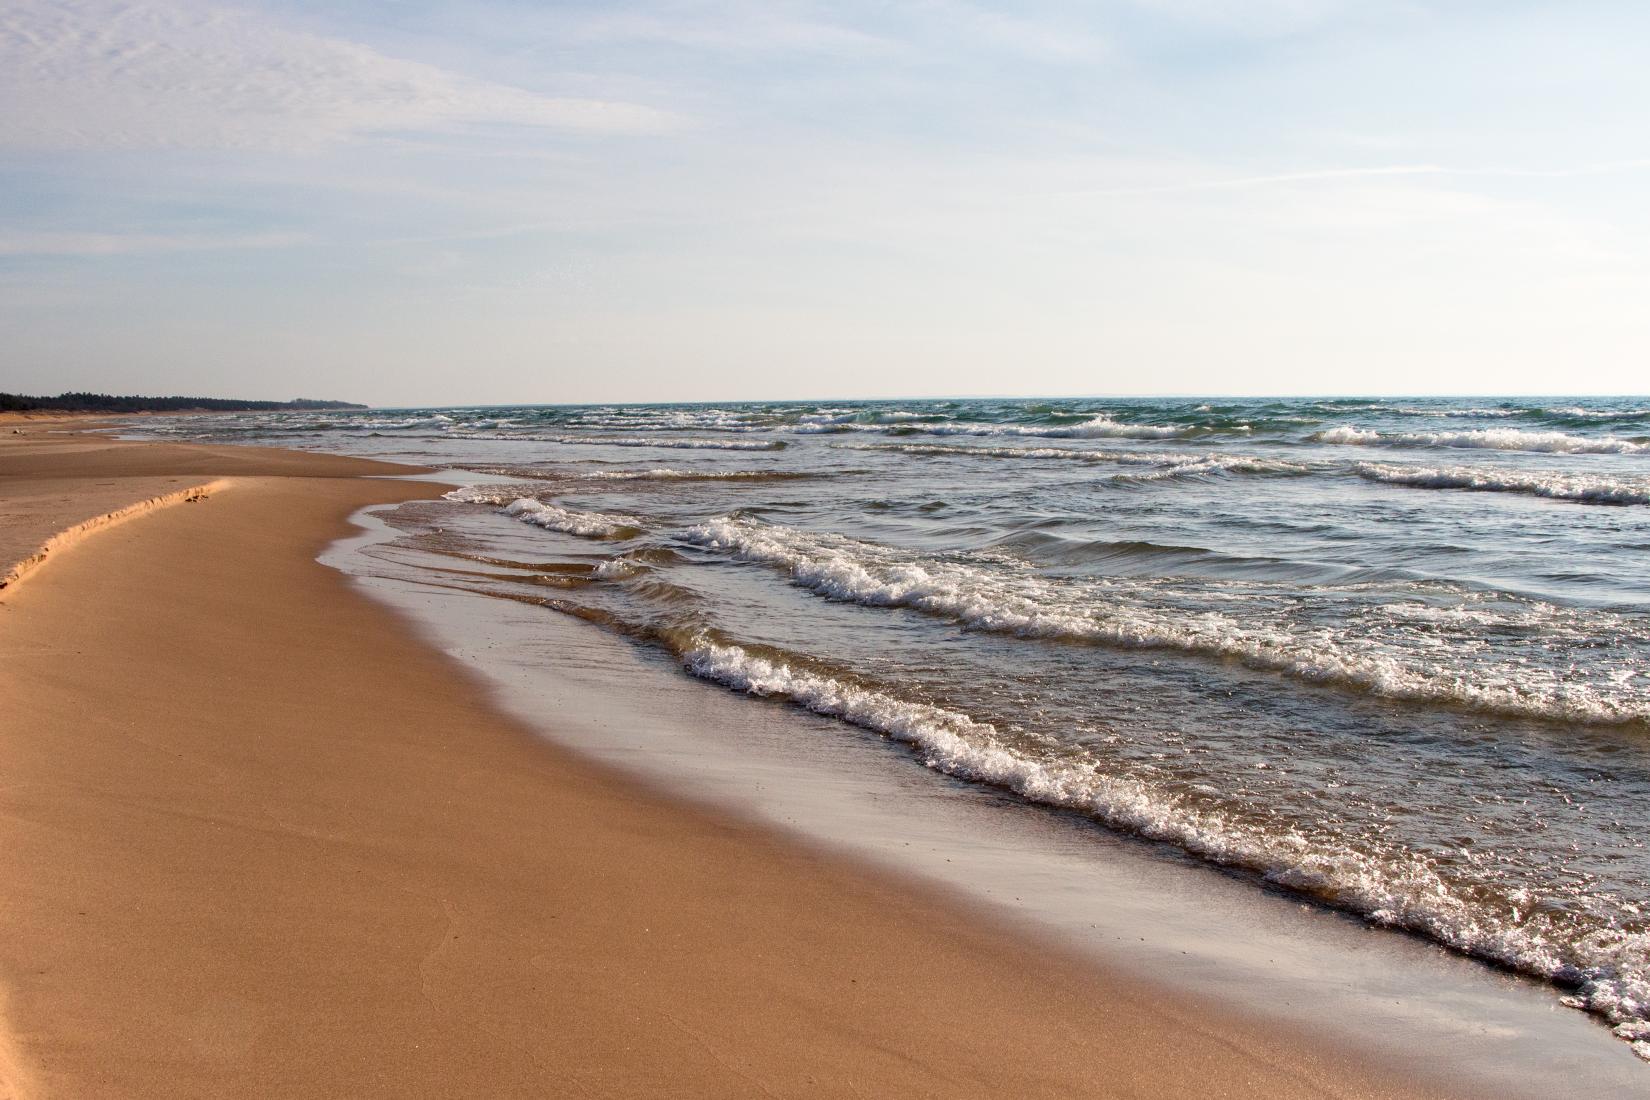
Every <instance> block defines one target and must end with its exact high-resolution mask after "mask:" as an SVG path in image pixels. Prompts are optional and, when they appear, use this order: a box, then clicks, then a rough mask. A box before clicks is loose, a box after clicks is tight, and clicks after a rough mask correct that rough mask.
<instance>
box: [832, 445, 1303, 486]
mask: <svg viewBox="0 0 1650 1100" xmlns="http://www.w3.org/2000/svg"><path fill="white" fill-rule="evenodd" d="M834 446H837V447H839V448H842V449H843V450H855V451H888V452H893V453H896V454H907V455H919V456H931V457H948V458H949V457H955V458H1009V459H1013V458H1021V459H1042V460H1048V461H1058V462H1089V463H1097V464H1106V463H1110V464H1117V465H1129V466H1160V467H1164V468H1163V469H1160V470H1154V471H1151V472H1149V473H1141V474H1132V475H1123V476H1126V477H1129V478H1132V479H1134V480H1140V481H1152V480H1157V479H1160V478H1167V477H1174V476H1176V475H1186V474H1199V473H1237V474H1286V475H1287V474H1308V473H1312V472H1313V471H1314V470H1315V469H1316V467H1314V466H1311V465H1308V464H1305V463H1300V462H1288V461H1285V460H1283V459H1272V458H1259V457H1255V456H1250V455H1225V454H1203V455H1191V454H1168V453H1164V452H1161V451H1104V450H1078V449H1077V448H1075V447H976V446H968V445H962V446H958V445H955V444H946V443H838V444H834Z"/></svg>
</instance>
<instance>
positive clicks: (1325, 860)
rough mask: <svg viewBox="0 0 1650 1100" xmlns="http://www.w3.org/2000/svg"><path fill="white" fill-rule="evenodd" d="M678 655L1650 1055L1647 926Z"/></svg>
mask: <svg viewBox="0 0 1650 1100" xmlns="http://www.w3.org/2000/svg"><path fill="white" fill-rule="evenodd" d="M673 648H675V650H676V653H677V656H678V657H679V659H680V660H681V662H682V664H683V667H685V668H686V669H687V670H688V671H689V672H691V673H693V674H694V675H696V676H699V677H701V678H703V679H707V680H711V681H714V682H716V683H720V684H722V685H724V686H725V687H728V688H731V689H733V690H735V691H741V692H745V693H747V694H751V695H756V696H760V697H763V698H770V699H778V700H783V701H785V702H789V703H791V704H793V705H796V706H799V707H803V708H805V709H807V710H810V711H813V712H814V713H816V714H822V715H827V716H830V717H833V718H838V719H841V720H842V721H845V722H849V723H851V724H853V725H856V726H860V727H862V728H864V729H869V730H872V731H875V732H877V733H881V734H884V735H886V736H888V737H891V738H894V739H895V740H898V741H902V742H904V743H906V744H908V745H910V746H912V747H913V748H915V749H916V750H918V751H919V752H920V753H921V754H922V758H923V762H924V763H925V764H926V765H927V766H928V767H930V768H934V769H935V770H937V771H942V772H945V773H946V774H948V775H953V776H957V777H959V778H963V779H968V780H973V781H975V782H981V783H987V784H990V785H992V786H996V787H1000V788H1003V789H1006V790H1009V791H1012V792H1014V793H1015V794H1017V795H1019V796H1021V797H1022V798H1025V799H1028V800H1030V801H1033V802H1038V803H1042V804H1045V805H1050V806H1057V807H1061V808H1065V809H1071V810H1076V811H1079V812H1082V813H1084V814H1087V815H1089V816H1091V817H1094V818H1097V819H1098V820H1100V821H1101V822H1103V823H1105V824H1106V825H1108V826H1110V827H1112V828H1115V829H1118V830H1121V831H1124V832H1128V833H1132V834H1134V835H1137V836H1141V837H1145V838H1147V839H1150V840H1155V841H1160V842H1165V843H1169V844H1172V845H1174V846H1176V847H1178V848H1180V849H1182V850H1184V851H1187V852H1190V853H1192V854H1194V855H1197V856H1199V857H1202V858H1204V859H1207V860H1210V861H1211V862H1214V863H1218V864H1221V865H1224V866H1228V867H1236V868H1241V869H1244V870H1247V871H1251V872H1253V873H1256V874H1259V875H1261V876H1263V877H1264V878H1265V879H1267V880H1268V881H1271V882H1274V883H1277V884H1278V885H1281V886H1285V887H1288V888H1290V889H1293V890H1295V891H1298V892H1300V893H1304V894H1307V895H1308V896H1311V897H1315V898H1317V899H1318V900H1320V901H1323V902H1326V903H1328V904H1331V905H1333V906H1335V907H1336V908H1339V909H1343V910H1347V911H1350V912H1353V913H1356V914H1358V915H1360V916H1363V917H1365V918H1366V919H1369V920H1371V921H1373V922H1374V923H1376V924H1381V925H1386V926H1389V927H1396V928H1402V929H1405V930H1407V931H1410V932H1415V933H1419V934H1422V935H1425V936H1428V937H1430V938H1432V939H1434V940H1436V941H1438V942H1440V943H1443V944H1445V945H1447V946H1449V947H1451V948H1453V949H1455V950H1457V951H1460V952H1463V953H1466V954H1469V955H1474V956H1477V957H1479V958H1484V959H1489V960H1492V961H1494V962H1496V963H1499V964H1501V965H1504V966H1509V967H1512V968H1515V969H1517V970H1520V971H1522V972H1524V973H1527V974H1531V975H1534V976H1536V977H1540V978H1543V979H1546V980H1548V981H1553V982H1557V983H1561V984H1563V985H1565V986H1570V987H1573V988H1574V990H1575V991H1574V993H1572V994H1571V995H1570V996H1569V997H1567V998H1565V1000H1566V1003H1568V1004H1570V1005H1572V1006H1573V1007H1578V1008H1582V1009H1585V1010H1587V1011H1590V1012H1593V1013H1595V1014H1597V1015H1599V1016H1602V1017H1603V1018H1604V1019H1605V1020H1606V1021H1608V1022H1609V1023H1610V1024H1612V1025H1613V1026H1614V1027H1615V1030H1616V1033H1617V1035H1619V1036H1620V1037H1621V1038H1624V1039H1627V1040H1629V1041H1630V1042H1632V1043H1633V1044H1634V1050H1635V1052H1636V1053H1638V1054H1639V1055H1640V1056H1641V1057H1646V1058H1650V936H1645V935H1637V936H1631V935H1629V936H1622V937H1619V938H1617V939H1616V940H1615V941H1613V942H1611V941H1609V940H1607V939H1606V937H1603V936H1597V937H1590V938H1583V939H1582V940H1581V942H1579V943H1576V942H1573V937H1566V936H1565V935H1564V934H1563V933H1564V931H1565V929H1564V928H1563V927H1562V925H1560V924H1556V923H1555V922H1554V920H1553V918H1551V917H1550V916H1547V915H1545V914H1543V915H1540V916H1534V917H1530V918H1527V919H1524V920H1520V919H1519V914H1518V913H1517V912H1516V911H1514V912H1512V913H1510V914H1503V913H1497V912H1493V911H1487V910H1486V909H1485V907H1484V906H1482V905H1475V904H1473V902H1472V901H1470V900H1468V899H1467V898H1466V897H1464V896H1463V892H1461V891H1458V890H1456V889H1453V888H1452V885H1451V883H1449V882H1448V881H1446V880H1445V879H1443V878H1442V877H1441V876H1440V875H1439V874H1438V873H1437V871H1436V870H1435V869H1434V867H1433V866H1432V865H1431V863H1430V862H1429V861H1428V860H1427V859H1426V857H1425V855H1424V854H1420V853H1413V852H1409V851H1407V850H1402V849H1389V850H1386V851H1381V852H1378V853H1371V852H1361V851H1357V850H1354V849H1352V848H1349V847H1347V846H1345V845H1340V844H1334V843H1328V844H1324V843H1322V842H1320V843H1318V844H1316V845H1309V844H1306V843H1302V838H1301V837H1299V836H1297V835H1295V834H1292V833H1291V834H1288V835H1283V836H1278V835H1275V834H1271V833H1268V832H1267V831H1266V830H1265V829H1264V828H1263V827H1258V826H1256V825H1254V824H1250V823H1247V822H1244V821H1242V820H1239V819H1237V818H1235V817H1233V816H1232V815H1230V814H1228V813H1224V812H1222V809H1221V807H1220V806H1219V805H1218V804H1216V803H1210V802H1203V803H1202V804H1199V802H1198V801H1195V800H1194V798H1193V797H1192V796H1189V795H1187V794H1183V793H1177V792H1172V791H1168V790H1165V789H1162V788H1160V787H1157V786H1154V785H1153V784H1150V783H1148V782H1144V781H1141V780H1139V779H1136V778H1133V777H1127V776H1117V775H1111V774H1107V773H1106V772H1104V771H1102V770H1101V767H1100V765H1099V763H1098V762H1097V761H1096V760H1094V759H1092V758H1091V757H1089V756H1088V755H1087V754H1085V753H1083V752H1082V751H1081V750H1072V749H1070V748H1066V749H1063V750H1062V749H1061V748H1060V747H1058V746H1055V745H1053V744H1050V743H1048V742H1046V741H1043V740H1042V739H1037V738H1033V737H1031V736H1030V735H1027V734H1024V733H1021V732H1019V731H1014V733H1013V734H1005V733H1004V732H1003V731H1000V730H999V729H998V728H997V727H996V726H994V725H992V724H990V723H987V722H981V721H978V720H976V719H974V718H972V717H970V716H968V715H966V714H963V713H961V712H958V711H955V710H951V709H948V708H945V707H940V706H936V705H933V704H930V703H925V702H920V701H914V700H912V699H911V698H909V696H908V695H907V694H906V693H902V694H901V696H899V697H896V696H894V695H892V694H889V693H887V692H883V691H879V690H876V689H874V688H872V687H868V686H861V685H858V684H854V683H852V682H849V681H847V680H845V679H843V678H841V677H837V676H833V675H830V674H827V673H823V672H819V671H813V670H810V669H807V668H803V667H798V666H797V664H796V662H795V660H794V658H793V659H789V660H787V659H784V658H781V657H780V656H778V655H777V654H774V655H771V656H764V655H762V654H760V653H757V652H755V651H753V650H751V649H748V648H746V647H743V646H740V645H737V644H733V643H729V642H727V641H724V640H720V639H718V638H716V637H714V636H712V635H711V634H710V633H709V632H706V631H700V632H696V633H693V634H691V635H689V636H688V637H687V638H686V639H684V640H683V641H682V642H681V643H679V644H678V645H676V646H674V647H673Z"/></svg>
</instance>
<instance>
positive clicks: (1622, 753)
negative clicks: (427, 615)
mask: <svg viewBox="0 0 1650 1100" xmlns="http://www.w3.org/2000/svg"><path fill="white" fill-rule="evenodd" d="M155 430H156V431H158V432H160V433H163V434H166V433H170V434H181V435H186V436H189V437H194V438H209V439H218V440H243V441H247V442H271V443H278V444H281V445H285V446H301V447H313V448H317V449H325V450H331V451H344V452H348V453H356V454H370V455H378V456H383V457H388V458H401V459H406V460H413V461H425V462H431V463H436V464H439V465H443V466H453V467H464V468H468V469H472V470H478V471H485V472H486V473H488V474H490V475H493V480H491V481H490V482H489V483H487V484H482V485H477V486H473V487H470V488H467V489H461V490H457V491H455V492H454V493H452V494H450V499H448V500H445V501H440V502H435V503H422V504H416V505H409V506H406V507H404V508H402V509H401V510H400V511H399V512H398V513H397V514H396V515H395V516H394V517H393V518H392V522H393V523H394V524H395V525H396V526H397V527H398V528H401V529H402V530H404V531H406V532H407V533H408V535H407V538H406V542H405V545H406V547H407V548H409V549H416V550H417V551H419V554H418V555H417V558H416V562H417V567H418V568H419V569H420V570H421V571H422V573H423V575H425V576H426V577H427V578H428V579H430V580H432V581H437V582H439V583H441V584H447V585H454V586H459V587H462V588H465V589H468V590H472V591H478V592H485V593H488V594H492V595H497V596H502V597H507V598H509V599H510V600H513V601H526V602H529V603H537V604H542V605H544V606H548V607H552V608H555V609H558V610H562V611H565V612H568V613H570V614H572V615H576V616H578V617H580V618H582V619H584V620H586V621H589V622H592V623H596V624H598V625H600V626H601V627H603V628H605V629H607V630H609V631H611V632H613V633H615V634H616V635H618V636H622V637H625V638H628V639H632V640H634V641H635V642H637V643H639V644H641V645H643V646H645V647H649V648H650V649H652V650H654V651H656V652H658V653H660V654H662V655H666V656H668V657H669V659H671V660H672V661H674V662H675V664H676V665H677V667H679V668H680V669H681V670H682V672H683V673H684V674H686V675H691V676H695V677H698V678H701V679H703V680H706V681H710V682H712V683H716V684H720V685H723V686H724V687H726V688H727V689H728V690H729V691H731V692H737V693H741V694H746V695H754V696H760V697H764V698H767V699H770V700H778V701H782V702H786V703H789V704H792V705H794V706H795V707H798V708H803V709H806V710H809V711H812V712H814V713H816V714H818V715H823V716H826V717H828V718H829V719H832V720H834V721H835V722H838V723H846V724H849V725H852V726H857V727H860V728H861V729H864V730H871V731H875V732H876V733H878V734H882V735H886V736H887V737H889V738H890V739H892V740H894V741H896V742H900V743H903V744H905V745H906V746H908V747H909V751H911V752H913V753H915V754H916V755H917V756H918V757H919V758H920V759H921V760H923V761H924V762H925V763H927V764H928V765H929V766H930V767H932V768H933V769H935V770H937V771H941V772H946V773H949V774H951V775H953V776H956V777H959V778H962V779H966V780H970V781H976V782H979V783H984V784H989V785H991V786H992V787H994V788H996V789H998V790H999V791H1001V792H1004V795H1005V797H1011V798H1013V799H1019V800H1024V801H1029V802H1036V803H1041V804H1047V805H1053V806H1058V807H1064V808H1068V809H1070V810H1073V811H1076V812H1078V813H1080V814H1082V815H1085V816H1087V817H1089V818H1090V819H1092V820H1094V821H1096V822H1099V823H1101V824H1103V825H1104V826H1106V827H1107V828H1109V829H1112V830H1116V831H1119V832H1122V833H1126V834H1131V835H1134V836H1139V837H1143V838H1147V839H1149V840H1152V841H1157V842H1161V843H1164V844H1168V845H1172V846H1174V847H1175V848H1176V849H1178V850H1180V851H1182V852H1185V853H1187V854H1189V855H1190V856H1193V857H1196V858H1197V859H1201V860H1206V861H1209V862H1213V863H1216V864H1219V865H1222V866H1224V867H1226V868H1228V869H1231V870H1233V871H1235V872H1237V873H1238V874H1240V875H1247V876H1251V877H1252V878H1253V879H1254V880H1255V881H1256V882H1257V884H1262V885H1267V886H1269V887H1270V888H1279V889H1284V890H1288V891H1293V892H1297V893H1298V894H1300V895H1302V896H1304V897H1307V898H1310V899H1313V900H1315V901H1317V902H1321V903H1324V904H1326V905H1329V906H1332V907H1334V908H1337V909H1340V910H1342V911H1344V912H1346V913H1349V914H1354V915H1356V916H1358V917H1359V918H1361V919H1364V920H1367V921H1369V922H1372V923H1375V924H1379V925H1386V926H1392V927H1397V928H1401V929H1404V930H1407V931H1409V932H1412V933H1414V934H1416V935H1419V936H1422V937H1426V938H1428V939H1430V940H1433V941H1435V942H1436V943H1439V944H1442V945H1445V946H1447V947H1449V948H1451V949H1454V950H1457V951H1460V952H1462V953H1464V954H1466V955H1470V956H1473V957H1477V958H1480V959H1484V960H1487V961H1491V962H1494V963H1496V964H1497V965H1502V966H1506V967H1509V968H1512V969H1514V970H1516V971H1519V972H1521V973H1524V974H1527V975H1530V976H1532V977H1535V978H1538V979H1541V980H1545V981H1548V982H1550V983H1552V985H1553V987H1554V992H1553V996H1554V997H1555V998H1558V997H1562V998H1564V1000H1565V1002H1566V1003H1568V1004H1571V1005H1573V1006H1575V1007H1578V1008H1582V1009H1585V1010H1588V1011H1591V1012H1593V1013H1594V1014H1595V1015H1597V1016H1598V1017H1599V1018H1601V1019H1602V1020H1603V1021H1604V1022H1605V1023H1606V1024H1607V1025H1609V1026H1611V1027H1612V1028H1614V1029H1615V1031H1616V1032H1617V1034H1618V1035H1620V1037H1621V1038H1623V1039H1626V1040H1628V1041H1629V1042H1631V1043H1633V1045H1634V1047H1635V1049H1636V1050H1638V1051H1639V1052H1640V1053H1641V1054H1644V1055H1645V1056H1647V1057H1650V914H1647V913H1646V911H1645V907H1646V905H1650V853H1647V852H1646V850H1645V847H1644V837H1645V836H1646V835H1647V833H1650V569H1647V568H1646V567H1647V566H1650V507H1647V506H1650V401H1646V400H1642V399H1638V400H1629V399H1622V400H1597V399H1593V400H1572V399H1542V400H1518V401H1512V400H1508V401H1498V400H1488V399H1484V398H1474V399H1471V400H1468V401H1451V400H1437V399H1428V400H1421V399H1416V400H1383V401H1349V400H1335V401H1313V400H1289V401H1235V400H1226V401H1207V402H1204V401H1177V402H1151V401H1058V402H1007V401H977V402H957V401H943V402H875V403H864V404H854V403H835V404H783V405H774V404H763V405H724V406H717V407H708V406H646V407H637V406H631V407H587V408H554V409H547V408H537V409H535V408H514V409H484V410H476V409H470V410H466V409H442V410H414V411H409V412H406V413H405V414H402V413H384V412H373V413H347V414H322V415H317V414H307V413H306V414H280V415H260V416H245V417H233V418H223V417H218V418H209V419H208V418H202V419H200V420H188V419H180V420H175V421H169V422H167V423H166V424H164V425H161V426H159V427H158V428H156V429H155ZM499 478H503V479H507V480H505V481H503V482H500V481H498V480H497V479H499ZM407 560H408V561H413V560H415V559H412V558H409V559H407ZM849 733H850V731H847V730H845V731H844V734H845V736H846V735H848V734H849Z"/></svg>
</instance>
